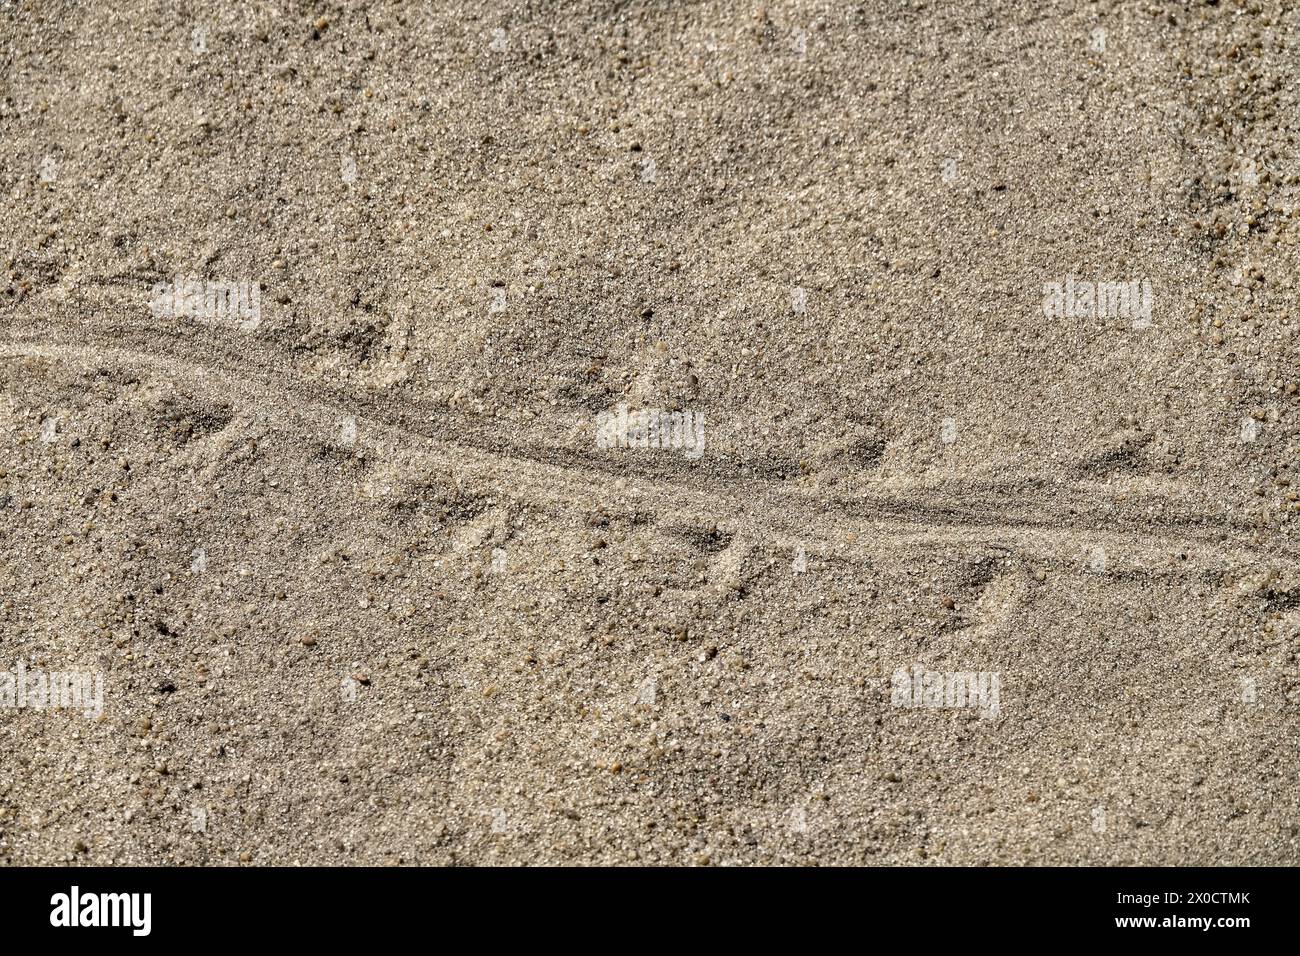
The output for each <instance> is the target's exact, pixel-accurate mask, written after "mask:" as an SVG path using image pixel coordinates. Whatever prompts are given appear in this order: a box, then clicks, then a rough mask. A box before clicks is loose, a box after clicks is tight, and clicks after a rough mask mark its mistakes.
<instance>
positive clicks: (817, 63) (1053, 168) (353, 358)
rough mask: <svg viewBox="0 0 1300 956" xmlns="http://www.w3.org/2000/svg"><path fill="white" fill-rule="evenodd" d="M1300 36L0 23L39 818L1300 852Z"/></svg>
mask: <svg viewBox="0 0 1300 956" xmlns="http://www.w3.org/2000/svg"><path fill="white" fill-rule="evenodd" d="M1297 38H1300V8H1297V7H1295V6H1294V5H1292V4H1283V3H1281V2H1262V3H1259V2H1251V3H1238V2H1228V0H1222V2H1219V3H1214V4H1206V3H1199V2H1198V3H1158V4H1156V3H1148V4H1120V3H1110V2H1097V3H1086V4H1085V3H1073V2H1071V3H1039V2H1036V0H1004V2H986V3H975V2H969V0H964V2H958V3H930V2H897V3H896V2H890V3H885V2H870V3H862V4H858V5H853V4H838V3H837V4H831V3H802V2H800V3H772V4H768V5H760V4H752V3H738V2H734V0H727V2H712V3H709V2H706V3H699V4H667V3H650V2H639V3H631V4H579V5H575V4H558V3H546V4H538V3H513V4H499V3H492V4H487V5H483V6H482V7H481V8H479V12H478V13H470V12H467V11H466V10H465V9H463V8H462V7H461V5H458V4H447V3H442V2H435V3H432V4H425V3H419V4H417V3H382V2H381V3H369V4H364V5H363V4H360V3H351V2H350V3H338V2H332V3H322V4H314V3H313V4H307V3H253V4H247V5H244V4H238V5H217V4H173V3H146V2H142V0H124V2H121V3H114V4H73V3H65V2H56V0H40V2H35V0H24V2H6V3H3V4H0V62H3V70H2V71H0V84H2V85H0V137H2V139H3V143H4V150H3V151H2V152H0V193H2V194H3V195H4V197H5V202H4V233H3V238H2V239H0V255H3V256H4V265H5V278H4V287H3V289H0V532H2V533H0V671H2V672H5V673H9V674H10V675H11V679H12V680H13V681H14V682H15V683H14V684H13V685H12V686H13V687H14V698H13V701H12V706H0V863H4V864H57V863H66V862H75V863H87V864H186V865H193V864H202V865H236V864H241V863H243V864H274V865H285V864H336V863H342V864H439V865H441V864H687V865H694V864H711V865H753V864H805V865H806V864H820V865H833V864H948V865H990V864H1163V865H1183V864H1257V863H1259V864H1263V863H1271V864H1294V863H1296V862H1297V861H1300V844H1298V837H1300V784H1298V783H1297V772H1296V771H1297V745H1298V744H1300V739H1298V737H1300V734H1298V733H1297V730H1298V729H1300V668H1298V667H1297V652H1298V651H1300V566H1298V565H1297V557H1298V556H1300V534H1298V527H1300V525H1298V521H1300V517H1298V515H1300V502H1298V501H1297V488H1296V486H1295V485H1293V484H1292V482H1293V481H1294V480H1295V479H1294V478H1293V475H1292V472H1293V470H1294V468H1293V466H1294V463H1295V461H1296V457H1297V412H1298V410H1300V400H1298V399H1300V397H1298V396H1297V383H1298V382H1300V349H1298V348H1297V345H1296V321H1297V314H1296V305H1297V293H1296V289H1295V280H1296V277H1297V276H1300V268H1298V263H1297V258H1298V257H1297V252H1296V246H1295V243H1296V238H1297V235H1298V234H1300V222H1297V202H1298V196H1300V188H1298V186H1297V184H1298V183H1300V175H1298V174H1300V160H1297V156H1298V155H1300V153H1298V152H1297V131H1298V130H1300V102H1298V101H1297V92H1296V85H1295V84H1296V79H1297V74H1296V64H1297V62H1300V61H1297V52H1298V51H1297V43H1298V42H1300V41H1298V39H1297ZM190 279H193V281H194V283H195V285H194V286H193V289H194V290H197V291H198V292H199V293H200V295H199V297H198V298H196V299H194V300H190V299H188V298H186V292H187V290H188V289H190V287H189V286H188V285H187V283H188V281H189V280H190ZM177 280H179V281H180V283H181V285H180V288H181V293H182V294H181V296H180V299H179V301H178V299H177V296H176V295H175V292H174V290H175V285H174V283H175V282H176V281H177ZM1054 283H1055V284H1057V287H1056V288H1057V291H1053V290H1054V286H1053V284H1054ZM1084 283H1105V284H1106V285H1105V286H1104V287H1102V288H1101V289H1100V290H1094V294H1092V295H1089V294H1087V292H1088V287H1087V286H1085V285H1084ZM1097 291H1099V293H1100V294H1096V293H1097ZM1058 293H1059V294H1058ZM204 295H206V296H207V299H206V301H205V300H204V298H203V296H204ZM624 411H625V412H626V414H625V415H624V414H623V412H624ZM649 411H653V412H654V417H653V421H654V423H655V426H656V428H657V429H658V427H659V425H660V424H661V423H662V426H663V427H662V430H661V431H657V432H656V435H655V440H654V442H653V443H651V442H649V441H648V439H647V440H644V441H643V440H638V433H637V431H636V426H637V423H638V421H642V423H643V424H646V423H647V422H648V419H646V418H645V416H642V415H641V413H645V412H649ZM660 413H662V417H661V414H660ZM611 422H612V423H613V424H612V425H610V424H609V423H611ZM620 422H621V423H624V424H622V425H620V424H619V423H620ZM606 426H608V427H606ZM697 436H698V437H699V440H698V441H696V437H697ZM648 444H653V445H654V447H638V446H641V445H648ZM20 667H21V668H22V669H24V673H25V674H27V675H28V676H29V677H30V676H31V675H33V674H37V673H40V674H47V675H48V674H49V673H76V674H81V675H87V677H88V679H89V678H90V677H94V678H98V679H100V680H102V700H101V701H100V702H99V703H100V704H101V705H102V706H98V707H93V708H82V709H77V708H75V707H50V706H48V701H47V702H46V703H47V706H45V707H40V706H35V705H33V703H32V701H31V700H30V699H28V700H27V705H26V706H22V707H20V706H17V703H18V700H17V683H16V680H17V677H16V675H17V672H18V669H19V668H20ZM927 675H938V676H927ZM26 679H28V678H26V677H25V678H24V680H26ZM914 681H916V682H917V683H919V690H920V693H919V694H914V693H913V691H914V690H915V689H916V687H915V686H914V683H913V682H914ZM85 686H86V687H88V688H89V687H92V686H94V685H93V682H92V683H91V684H87V685H85ZM936 688H937V690H936ZM4 694H5V684H4V680H3V678H2V677H0V705H5V698H4ZM87 699H88V698H87ZM83 710H91V711H92V712H91V713H90V715H89V716H87V715H86V713H83Z"/></svg>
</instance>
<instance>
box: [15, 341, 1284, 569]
mask: <svg viewBox="0 0 1300 956" xmlns="http://www.w3.org/2000/svg"><path fill="white" fill-rule="evenodd" d="M77 330H78V343H79V344H71V343H68V342H66V341H61V340H59V339H57V338H53V339H52V338H50V337H49V336H48V335H46V336H43V337H40V338H18V337H14V336H13V335H12V333H11V335H10V336H8V337H7V338H6V339H5V341H4V344H3V345H0V355H4V356H6V357H9V358H22V357H32V358H45V359H49V360H54V361H59V362H65V363H76V364H81V365H83V366H99V367H128V368H138V369H144V370H149V371H151V372H155V373H156V372H158V371H159V370H165V371H167V372H168V373H169V374H170V375H171V376H172V377H173V379H174V380H176V381H178V382H181V383H184V386H185V387H187V388H190V389H192V390H194V391H196V392H202V393H205V397H206V398H207V399H208V400H210V401H212V402H219V401H223V400H228V399H230V398H232V397H233V398H236V399H238V400H239V401H241V402H244V403H246V404H247V405H248V406H250V407H257V406H258V405H259V404H274V405H275V407H277V408H278V409H279V410H280V413H281V414H282V415H283V416H284V419H285V421H284V423H283V426H282V427H280V429H279V430H281V431H284V432H291V431H293V430H294V429H295V428H296V429H304V428H305V429H306V431H307V432H308V433H310V434H313V435H314V436H315V437H316V438H317V439H318V440H320V441H329V440H330V436H332V435H335V434H337V431H338V428H339V425H340V423H341V421H342V420H343V419H345V418H347V417H351V418H353V419H354V420H355V421H356V422H357V424H358V426H361V427H363V428H364V431H361V430H360V429H359V436H363V437H364V438H365V439H369V440H368V441H362V443H363V444H371V443H373V444H377V445H379V446H381V447H385V448H388V449H390V453H399V452H400V451H402V450H406V449H408V448H409V445H410V444H411V441H412V439H416V440H423V441H422V445H421V447H420V448H419V449H418V454H419V455H420V456H421V457H422V461H421V462H420V464H421V465H428V464H433V465H436V466H437V467H440V468H443V469H446V470H449V471H454V472H456V473H458V474H460V475H462V476H464V477H467V478H471V479H473V480H475V481H479V482H482V483H484V484H487V485H489V486H493V487H495V488H497V489H499V493H501V494H505V495H507V496H511V497H517V498H519V499H521V500H526V501H529V502H532V503H534V504H538V505H542V506H546V507H552V508H558V509H562V510H569V511H577V512H584V511H585V512H590V511H592V510H595V509H596V508H597V507H598V506H603V507H605V508H607V509H610V510H611V511H613V512H614V513H618V512H620V511H622V512H626V511H638V512H642V513H649V514H653V515H654V517H655V520H656V521H658V522H663V523H667V524H669V525H670V526H671V525H674V524H677V525H682V526H687V527H701V526H703V527H708V526H711V525H713V524H718V525H723V526H727V527H729V528H731V529H733V530H734V531H735V532H736V533H737V534H740V535H742V536H744V537H745V538H749V539H752V540H754V541H756V542H763V543H765V544H766V545H767V546H769V547H771V548H775V549H778V550H782V549H791V548H794V547H797V546H802V547H804V548H805V549H806V550H807V551H808V552H809V553H810V554H817V553H822V554H829V555H834V556H836V557H838V558H841V559H843V560H852V559H864V558H865V559H869V558H871V557H873V556H878V555H879V554H880V553H881V552H882V551H889V552H894V553H924V552H928V551H932V550H934V549H936V548H945V547H950V548H952V547H955V548H962V549H994V550H1001V551H1004V552H1008V553H1015V554H1018V555H1020V556H1021V557H1024V558H1027V559H1039V560H1041V559H1057V560H1065V561H1067V562H1072V563H1078V560H1079V559H1080V557H1081V555H1082V554H1083V553H1084V552H1085V551H1086V550H1087V549H1090V548H1096V547H1101V548H1104V549H1106V550H1107V552H1108V553H1110V554H1112V556H1113V557H1114V558H1116V559H1118V560H1116V561H1115V566H1116V569H1121V568H1128V569H1134V568H1136V569H1142V570H1145V571H1147V572H1149V573H1151V572H1154V571H1155V570H1156V569H1157V568H1161V567H1168V566H1169V558H1170V557H1171V555H1173V554H1181V553H1186V554H1187V555H1188V559H1187V560H1185V561H1182V562H1180V564H1179V565H1178V566H1177V573H1180V574H1181V573H1186V572H1187V571H1191V570H1194V569H1200V570H1208V569H1214V570H1222V569H1224V568H1227V567H1239V566H1241V565H1242V564H1243V563H1257V562H1260V561H1262V560H1269V559H1285V560H1294V559H1295V558H1296V557H1300V555H1297V554H1296V553H1294V552H1292V551H1290V550H1280V549H1277V548H1265V547H1262V546H1259V545H1256V544H1254V543H1249V542H1245V541H1243V540H1241V539H1242V538H1243V537H1244V536H1245V535H1246V534H1248V533H1249V526H1247V525H1243V524H1241V523H1238V524H1237V525H1236V526H1231V527H1225V524H1224V523H1223V522H1222V520H1221V519H1220V518H1219V517H1218V516H1215V515H1212V514H1208V513H1196V512H1190V513H1189V512H1188V511H1187V510H1186V509H1184V510H1183V512H1182V515H1181V516H1180V517H1177V518H1168V517H1165V518H1163V519H1162V518H1160V517H1157V516H1153V515H1150V514H1145V515H1143V516H1142V519H1141V520H1139V519H1138V518H1136V517H1134V516H1131V515H1120V516H1115V515H1105V514H1103V513H1102V512H1103V509H1104V508H1105V507H1106V506H1107V505H1108V504H1109V502H1108V500H1107V499H1105V498H1103V497H1101V496H1098V495H1096V494H1093V495H1092V500H1088V498H1087V496H1088V495H1089V494H1090V489H1087V488H1086V487H1082V486H1077V485H1076V486H1067V487H1065V488H1062V487H1059V486H1051V487H1050V488H1049V490H1050V491H1052V492H1054V493H1055V494H1056V496H1057V497H1059V498H1060V499H1062V500H1065V501H1068V502H1071V504H1072V507H1071V508H1070V510H1069V511H1068V512H1067V511H1066V510H1065V509H1064V508H1062V507H1061V506H1059V505H1056V504H1055V503H1054V502H1053V501H1051V500H1050V499H1048V498H1046V497H1039V496H1033V495H1032V494H1028V493H1027V492H1029V491H1030V490H1031V489H1032V488H1033V487H1034V486H1035V485H1036V484H1037V483H1036V482H1034V481H1033V480H1028V481H1027V482H1025V483H1022V484H1020V485H1015V486H1014V487H1015V488H1016V490H1017V491H1018V492H1020V494H1019V496H1018V497H1019V500H1016V499H1015V498H1013V496H1011V495H1008V494H1006V493H1005V492H1001V493H998V494H996V495H995V496H994V498H993V501H992V502H991V503H990V502H989V501H988V500H987V497H988V495H987V492H988V489H987V488H983V489H971V488H969V487H962V486H959V487H955V488H951V489H948V488H944V487H943V486H938V487H936V486H934V485H933V484H926V485H921V484H919V483H918V484H917V485H916V486H914V487H908V486H902V487H901V488H900V490H899V491H898V492H893V493H891V494H887V495H879V496H871V497H865V496H864V497H861V498H854V499H847V498H842V497H830V496H824V497H823V498H822V499H821V500H820V501H819V500H816V499H815V497H814V495H813V494H812V493H809V492H806V491H803V490H801V489H798V488H795V487H792V486H791V485H790V483H789V482H787V481H783V480H780V479H764V478H753V477H737V476H736V471H737V469H736V467H735V465H734V463H726V462H725V461H724V464H723V467H722V468H720V469H719V468H718V467H717V462H716V460H714V461H710V459H709V456H708V452H707V451H706V457H705V458H704V459H701V460H700V462H699V463H698V464H695V463H693V464H692V465H690V466H682V465H681V464H680V463H677V462H676V460H675V458H674V459H672V464H673V465H676V466H677V467H676V468H673V467H672V466H671V465H670V466H668V467H660V468H659V469H657V473H656V474H651V475H646V474H643V473H636V472H629V471H628V470H625V469H621V468H619V467H617V466H616V465H614V464H613V463H611V462H609V461H608V460H607V459H602V458H601V457H599V456H597V455H595V454H591V455H584V454H582V453H580V452H574V451H571V450H568V449H565V448H564V447H562V446H561V445H559V444H555V445H551V446H544V445H541V444H540V443H529V444H525V443H520V442H518V441H513V442H512V441H508V440H501V439H499V438H498V439H495V440H494V439H493V438H492V437H490V436H489V435H486V434H484V433H485V432H487V431H489V430H492V429H495V430H497V431H500V430H502V429H504V428H514V427H517V423H514V422H509V421H505V422H503V421H501V420H497V419H490V418H489V419H486V420H484V416H480V415H475V414H470V413H466V412H462V411H457V410H454V409H449V408H447V407H446V406H445V405H441V404H434V403H432V402H427V401H424V402H421V401H420V400H419V399H418V398H416V397H413V396H410V395H409V394H403V395H402V396H401V405H400V406H399V405H398V403H397V402H396V401H394V400H392V399H388V398H383V399H366V398H361V397H358V396H357V395H355V394H352V393H349V392H347V391H344V390H342V389H339V388H337V387H334V386H332V385H329V384H327V383H324V382H321V381H312V380H309V379H306V378H304V377H303V376H300V375H298V374H296V373H292V372H286V371H284V370H282V369H277V368H274V367H273V366H272V364H271V363H270V362H269V361H267V360H266V359H265V358H258V357H256V356H257V353H266V354H269V353H270V352H271V350H270V349H269V348H266V347H265V346H263V345H262V344H261V343H256V342H254V341H252V340H251V337H250V342H249V343H241V345H244V346H245V349H244V351H243V352H241V354H240V355H238V356H235V355H233V354H232V353H230V352H229V351H226V350H224V349H221V348H219V347H216V346H214V345H209V344H206V343H205V344H203V345H201V346H200V348H198V349H191V350H189V351H185V350H179V349H178V350H170V349H169V350H167V351H165V352H160V351H159V346H160V344H161V343H164V342H167V341H169V340H173V339H174V338H175V336H174V334H168V335H162V334H160V333H159V330H157V329H152V328H147V329H140V330H138V331H139V332H141V333H148V334H149V336H151V337H150V342H151V350H150V351H145V350H143V349H140V348H133V347H129V346H124V345H122V344H86V343H93V342H94V340H95V339H96V338H104V337H106V336H103V335H102V334H91V333H90V330H88V329H87V328H86V326H85V324H84V323H83V324H80V325H78V326H77ZM192 344H197V343H192ZM195 351H197V352H198V353H199V356H195V355H194V354H193V353H194V352H195ZM247 353H253V357H250V355H249V354H247ZM268 398H272V399H275V402H274V403H268V402H266V399H268ZM258 399H261V400H262V401H261V402H260V403H259V401H258ZM286 399H288V401H286ZM449 422H450V423H451V424H448V423H449ZM290 423H293V426H294V428H290V427H288V426H289V425H290ZM452 432H454V433H455V434H454V437H453V435H452V434H451V433H452ZM562 433H563V432H562V431H561V430H557V431H556V434H562ZM299 434H301V431H299ZM359 440H361V438H359ZM665 460H668V456H665ZM413 464H414V463H413ZM728 465H730V466H731V467H727V466H728ZM683 467H690V469H691V472H692V473H691V475H690V479H689V481H687V480H685V475H684V474H683V473H682V470H681V469H682V468H683ZM719 471H722V472H724V474H721V475H720V474H719ZM725 472H731V474H726V473H725ZM616 483H617V485H616ZM980 491H983V492H984V493H985V498H986V500H985V501H984V502H983V503H981V504H980V505H979V506H977V507H968V508H967V509H965V510H962V509H961V508H958V507H956V506H954V505H952V504H951V501H952V500H954V499H955V498H956V497H957V496H958V495H966V496H970V495H972V493H976V494H978V493H979V492H980ZM921 495H924V496H926V498H927V503H918V502H917V500H916V498H917V497H918V496H921ZM945 499H946V500H945ZM1172 501H1173V499H1172V496H1168V497H1167V498H1166V501H1165V504H1166V505H1167V506H1170V507H1172ZM1044 514H1045V515H1046V517H1041V516H1043V515H1044ZM1031 516H1032V517H1031Z"/></svg>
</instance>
